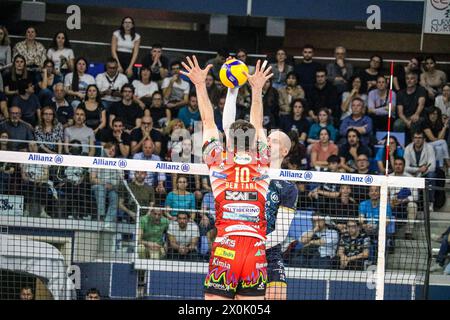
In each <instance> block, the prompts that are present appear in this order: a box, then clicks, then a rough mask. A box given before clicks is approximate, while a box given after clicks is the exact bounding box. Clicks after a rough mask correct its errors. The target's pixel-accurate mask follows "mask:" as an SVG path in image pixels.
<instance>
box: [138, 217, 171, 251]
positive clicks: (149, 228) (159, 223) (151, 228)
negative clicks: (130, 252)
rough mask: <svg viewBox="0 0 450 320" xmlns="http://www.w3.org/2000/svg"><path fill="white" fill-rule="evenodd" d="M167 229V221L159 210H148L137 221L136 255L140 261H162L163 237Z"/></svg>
mask: <svg viewBox="0 0 450 320" xmlns="http://www.w3.org/2000/svg"><path fill="white" fill-rule="evenodd" d="M168 229H169V220H167V219H166V218H164V217H163V213H162V210H161V209H149V210H148V213H147V214H146V215H144V216H143V217H140V219H139V229H138V236H137V238H138V243H139V248H138V254H139V258H140V259H162V258H164V257H165V256H166V245H165V243H164V237H165V236H166V234H167V231H168Z"/></svg>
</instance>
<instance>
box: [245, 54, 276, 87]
mask: <svg viewBox="0 0 450 320" xmlns="http://www.w3.org/2000/svg"><path fill="white" fill-rule="evenodd" d="M266 67H267V61H264V63H263V64H262V65H261V60H258V61H257V62H256V67H255V73H254V74H253V75H249V74H248V73H247V72H245V71H244V74H245V75H246V76H247V77H248V82H249V83H250V86H251V87H252V89H261V90H262V88H263V87H264V84H265V83H266V81H267V80H268V79H270V78H272V77H273V73H272V72H271V70H272V67H271V66H269V67H267V68H266Z"/></svg>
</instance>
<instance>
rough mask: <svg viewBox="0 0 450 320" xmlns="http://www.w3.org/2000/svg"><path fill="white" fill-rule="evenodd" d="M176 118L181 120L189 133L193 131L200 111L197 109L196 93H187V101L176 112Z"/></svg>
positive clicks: (198, 119)
mask: <svg viewBox="0 0 450 320" xmlns="http://www.w3.org/2000/svg"><path fill="white" fill-rule="evenodd" d="M178 119H180V120H181V121H183V123H184V126H185V127H186V129H188V130H189V132H190V133H193V132H194V124H195V122H197V121H200V111H199V109H198V102H197V95H196V94H195V93H191V94H189V102H188V105H187V106H184V107H182V108H181V109H180V111H179V112H178Z"/></svg>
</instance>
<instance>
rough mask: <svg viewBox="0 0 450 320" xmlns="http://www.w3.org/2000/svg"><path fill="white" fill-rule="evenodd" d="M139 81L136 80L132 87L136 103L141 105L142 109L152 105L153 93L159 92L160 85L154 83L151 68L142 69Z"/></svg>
mask: <svg viewBox="0 0 450 320" xmlns="http://www.w3.org/2000/svg"><path fill="white" fill-rule="evenodd" d="M139 79H140V80H134V81H133V83H132V85H133V87H134V89H135V91H134V101H135V102H136V103H138V104H139V106H140V107H141V108H142V109H145V107H146V106H148V105H150V104H151V103H152V97H153V93H155V92H157V91H158V84H157V83H156V82H155V81H152V71H151V69H150V67H145V66H144V67H142V68H141V70H140V72H139Z"/></svg>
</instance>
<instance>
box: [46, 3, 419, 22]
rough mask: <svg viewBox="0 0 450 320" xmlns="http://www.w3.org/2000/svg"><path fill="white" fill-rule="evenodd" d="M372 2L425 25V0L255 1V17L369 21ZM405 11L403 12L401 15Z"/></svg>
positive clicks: (221, 8) (393, 16)
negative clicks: (368, 8)
mask: <svg viewBox="0 0 450 320" xmlns="http://www.w3.org/2000/svg"><path fill="white" fill-rule="evenodd" d="M47 2H49V3H66V4H67V5H71V4H78V5H87V6H92V1H91V0H48V1H47ZM370 5H378V6H379V7H380V8H381V19H382V21H383V22H387V23H408V24H418V25H419V24H421V23H422V15H423V2H420V1H419V2H418V1H387V0H385V1H382V0H278V1H276V2H274V1H273V0H253V1H252V12H251V15H252V16H261V17H283V18H289V19H306V20H337V21H361V22H365V21H366V19H367V17H368V14H367V13H366V9H367V7H368V6H370ZM95 6H108V7H119V8H123V7H124V2H123V1H121V0H98V1H96V2H95ZM126 7H129V8H141V9H156V10H166V11H174V12H190V13H202V14H224V15H234V16H245V15H247V0H233V1H223V0H171V1H161V0H132V1H128V2H127V3H126ZM399 12H401V14H399Z"/></svg>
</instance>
